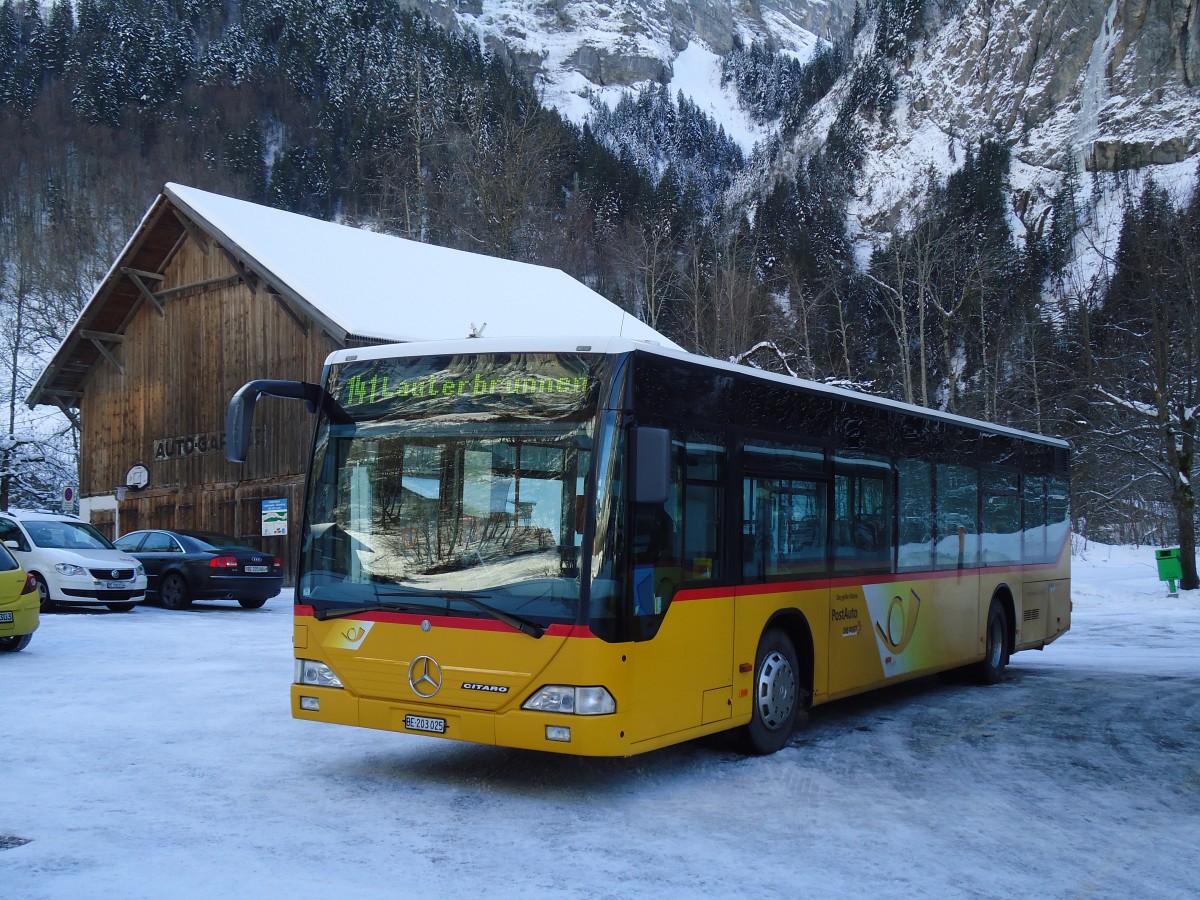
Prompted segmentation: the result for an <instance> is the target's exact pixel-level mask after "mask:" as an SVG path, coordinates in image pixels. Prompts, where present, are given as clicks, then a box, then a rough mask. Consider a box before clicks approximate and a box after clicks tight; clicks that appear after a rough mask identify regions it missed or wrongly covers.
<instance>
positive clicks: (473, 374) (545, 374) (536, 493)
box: [298, 354, 598, 625]
mask: <svg viewBox="0 0 1200 900" xmlns="http://www.w3.org/2000/svg"><path fill="white" fill-rule="evenodd" d="M595 364H596V361H595V359H594V358H593V359H589V358H587V357H584V356H563V355H555V354H506V355H503V356H500V355H497V356H466V355H462V356H453V357H432V358H431V357H421V358H412V359H408V358H391V359H382V360H369V361H364V362H362V363H345V364H343V365H341V366H338V367H336V368H335V369H334V370H333V371H332V372H331V375H330V379H329V385H328V390H329V393H330V395H331V396H332V397H333V398H334V400H335V401H336V402H337V403H338V404H339V406H340V409H339V410H338V412H339V415H336V416H329V415H323V416H322V418H321V420H320V422H319V424H318V431H317V445H316V452H315V455H314V460H313V472H312V478H311V480H310V494H309V498H308V504H307V517H306V528H307V533H306V538H305V544H304V549H303V552H302V555H301V568H300V582H299V596H298V602H301V603H304V604H307V605H311V606H313V607H314V608H315V609H316V610H318V611H320V610H336V609H338V608H340V607H343V606H345V605H347V604H349V605H351V606H371V607H375V606H378V607H380V608H396V609H403V610H410V611H411V610H419V611H428V612H437V613H439V614H446V615H456V616H472V617H477V616H482V615H487V614H489V612H491V613H495V611H497V610H498V611H500V613H501V614H508V615H512V616H517V617H520V618H521V619H523V620H531V621H534V622H536V623H538V624H540V625H545V624H549V623H554V622H569V623H574V622H576V621H578V620H579V616H580V609H579V600H580V588H579V585H580V561H581V555H582V546H583V535H582V532H583V527H584V518H585V517H584V508H585V505H584V496H585V493H586V492H585V484H586V480H587V477H588V471H589V467H590V461H591V446H592V432H593V427H594V420H595V411H596V396H597V393H598V384H597V381H598V379H597V377H596V374H595V372H593V371H592V370H593V367H594V366H595ZM472 601H474V602H472ZM480 601H482V602H480Z"/></svg>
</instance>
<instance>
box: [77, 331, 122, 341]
mask: <svg viewBox="0 0 1200 900" xmlns="http://www.w3.org/2000/svg"><path fill="white" fill-rule="evenodd" d="M79 336H80V337H84V338H87V339H88V340H89V341H106V342H107V343H110V344H119V343H121V342H122V341H123V340H125V335H123V334H112V333H111V332H108V331H88V330H87V329H86V328H81V329H80V330H79Z"/></svg>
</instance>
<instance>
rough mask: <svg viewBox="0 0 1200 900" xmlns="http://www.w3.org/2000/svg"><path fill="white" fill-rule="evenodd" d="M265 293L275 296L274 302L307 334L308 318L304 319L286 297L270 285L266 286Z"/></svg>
mask: <svg viewBox="0 0 1200 900" xmlns="http://www.w3.org/2000/svg"><path fill="white" fill-rule="evenodd" d="M267 293H268V294H270V295H271V296H272V297H273V298H275V302H276V303H278V304H279V306H280V307H281V308H282V309H283V311H284V312H285V313H287V314H288V315H289V316H290V317H291V319H292V321H293V322H295V323H296V324H297V325H299V326H300V330H301V331H303V332H304V333H305V334H306V335H307V334H308V320H307V319H305V318H304V317H303V316H301V315H300V313H298V312H297V311H296V310H294V309H292V304H291V303H289V302H288V300H287V298H286V297H284V296H283V295H281V294H280V293H279V292H278V291H276V290H274V289H272V288H271V287H268V288H267Z"/></svg>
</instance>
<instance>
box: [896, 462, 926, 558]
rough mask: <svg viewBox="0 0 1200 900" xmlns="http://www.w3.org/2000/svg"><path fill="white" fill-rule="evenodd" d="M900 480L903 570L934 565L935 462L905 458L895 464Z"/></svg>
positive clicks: (900, 555) (899, 501) (900, 554)
mask: <svg viewBox="0 0 1200 900" xmlns="http://www.w3.org/2000/svg"><path fill="white" fill-rule="evenodd" d="M896 477H897V480H898V482H899V485H898V489H897V494H898V497H899V500H898V503H899V506H900V517H899V518H900V549H899V556H898V566H899V568H900V570H901V571H905V570H915V571H925V570H928V569H932V568H933V466H932V465H930V464H929V463H927V462H925V461H923V460H916V459H902V460H900V461H899V463H898V464H897V466H896Z"/></svg>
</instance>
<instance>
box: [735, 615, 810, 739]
mask: <svg viewBox="0 0 1200 900" xmlns="http://www.w3.org/2000/svg"><path fill="white" fill-rule="evenodd" d="M756 657H757V658H756V661H755V663H754V685H753V694H754V710H753V712H752V713H751V715H750V724H749V725H747V726H746V738H747V744H748V745H749V749H750V752H751V753H757V754H762V755H765V754H767V753H774V752H775V751H776V750H781V749H783V748H784V747H785V746H787V743H788V741H789V740H791V737H792V731H793V730H794V729H795V727H796V717H797V715H798V714H799V711H800V706H801V700H800V666H799V663H798V662H797V661H796V648H795V647H793V646H792V641H791V638H789V637H788V636H787V635H786V634H785V633H784V632H782V631H780V630H779V629H778V628H770V629H768V630H767V631H765V632H763V636H762V638H761V639H760V640H759V642H758V653H757V654H756Z"/></svg>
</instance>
